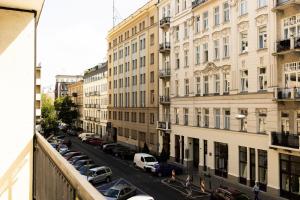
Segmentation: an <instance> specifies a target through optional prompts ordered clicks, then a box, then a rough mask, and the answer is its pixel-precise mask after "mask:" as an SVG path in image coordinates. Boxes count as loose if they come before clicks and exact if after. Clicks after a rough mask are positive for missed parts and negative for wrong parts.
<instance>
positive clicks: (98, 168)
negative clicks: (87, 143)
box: [91, 166, 109, 172]
mask: <svg viewBox="0 0 300 200" xmlns="http://www.w3.org/2000/svg"><path fill="white" fill-rule="evenodd" d="M108 168H109V167H106V166H101V167H96V168H93V169H91V171H93V172H96V171H99V170H101V169H108Z"/></svg>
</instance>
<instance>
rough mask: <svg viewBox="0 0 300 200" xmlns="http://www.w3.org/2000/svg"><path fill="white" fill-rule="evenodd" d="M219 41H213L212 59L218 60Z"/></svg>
mask: <svg viewBox="0 0 300 200" xmlns="http://www.w3.org/2000/svg"><path fill="white" fill-rule="evenodd" d="M219 51H220V50H219V40H214V59H215V60H218V59H219V58H220V52H219Z"/></svg>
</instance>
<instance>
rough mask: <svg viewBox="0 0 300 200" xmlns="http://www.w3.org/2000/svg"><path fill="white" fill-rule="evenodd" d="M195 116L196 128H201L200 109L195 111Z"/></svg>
mask: <svg viewBox="0 0 300 200" xmlns="http://www.w3.org/2000/svg"><path fill="white" fill-rule="evenodd" d="M196 116H197V119H196V120H197V121H196V126H198V127H201V120H202V119H201V118H202V113H201V108H197V109H196Z"/></svg>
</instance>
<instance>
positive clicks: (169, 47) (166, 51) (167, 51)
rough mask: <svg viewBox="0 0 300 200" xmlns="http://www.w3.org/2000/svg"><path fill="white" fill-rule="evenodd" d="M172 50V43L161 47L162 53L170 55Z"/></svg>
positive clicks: (162, 44)
mask: <svg viewBox="0 0 300 200" xmlns="http://www.w3.org/2000/svg"><path fill="white" fill-rule="evenodd" d="M170 50H171V44H170V42H163V43H161V44H160V45H159V52H160V53H170Z"/></svg>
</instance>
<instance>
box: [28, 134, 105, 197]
mask: <svg viewBox="0 0 300 200" xmlns="http://www.w3.org/2000/svg"><path fill="white" fill-rule="evenodd" d="M33 146H34V151H33V152H34V155H33V158H34V162H33V165H34V171H33V180H34V181H33V183H34V185H33V187H34V189H33V196H34V198H33V199H36V200H45V199H60V200H75V199H84V200H96V199H97V200H105V199H106V198H105V197H104V196H102V195H101V193H99V192H98V191H97V190H96V189H95V187H93V186H92V185H91V184H90V183H89V182H88V181H87V179H86V178H84V177H83V176H81V175H80V174H79V173H78V171H77V170H76V169H75V168H74V167H73V166H72V165H71V164H69V163H68V161H67V160H65V159H64V158H63V157H62V156H61V155H60V154H59V153H58V152H57V151H56V150H55V149H54V148H53V147H52V146H51V145H50V144H49V143H48V142H47V141H46V140H45V139H44V138H43V136H41V135H40V134H39V133H37V134H36V137H35V140H34V145H33Z"/></svg>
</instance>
